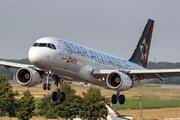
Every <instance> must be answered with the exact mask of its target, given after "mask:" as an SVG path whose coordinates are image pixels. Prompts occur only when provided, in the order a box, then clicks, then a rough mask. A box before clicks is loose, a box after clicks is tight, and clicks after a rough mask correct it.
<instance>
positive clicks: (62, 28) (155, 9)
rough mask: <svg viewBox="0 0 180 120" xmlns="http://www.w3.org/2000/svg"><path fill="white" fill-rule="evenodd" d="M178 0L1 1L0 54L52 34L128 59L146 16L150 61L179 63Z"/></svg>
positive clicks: (22, 52)
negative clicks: (149, 29) (151, 22)
mask: <svg viewBox="0 0 180 120" xmlns="http://www.w3.org/2000/svg"><path fill="white" fill-rule="evenodd" d="M179 5H180V1H179V0H173V1H172V0H134V1H130V0H71V1H70V0H31V1H30V0H29V1H27V0H26V1H25V0H1V1H0V58H6V59H22V58H27V57H28V50H29V48H30V47H31V46H32V44H33V43H34V42H35V41H36V40H37V39H39V38H41V37H48V36H53V37H57V38H61V39H64V40H67V41H70V42H73V43H76V44H80V45H83V46H86V47H89V48H92V49H96V50H99V51H102V52H105V53H108V54H111V55H114V56H117V57H121V58H124V59H129V58H130V57H131V55H132V53H133V51H134V49H135V47H136V45H137V42H138V40H139V38H140V36H141V33H142V31H143V29H144V27H145V24H146V23H147V20H148V19H153V20H155V24H154V31H153V36H152V41H151V48H150V53H149V61H154V59H155V58H156V62H160V61H165V62H180V54H179V51H180V38H179V35H180V7H179Z"/></svg>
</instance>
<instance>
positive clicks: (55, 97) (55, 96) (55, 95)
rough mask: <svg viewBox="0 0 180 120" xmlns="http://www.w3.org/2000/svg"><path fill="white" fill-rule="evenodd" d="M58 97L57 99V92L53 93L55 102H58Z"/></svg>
mask: <svg viewBox="0 0 180 120" xmlns="http://www.w3.org/2000/svg"><path fill="white" fill-rule="evenodd" d="M57 99H58V97H57V92H53V94H52V100H53V101H57Z"/></svg>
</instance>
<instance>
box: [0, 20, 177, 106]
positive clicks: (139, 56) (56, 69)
mask: <svg viewBox="0 0 180 120" xmlns="http://www.w3.org/2000/svg"><path fill="white" fill-rule="evenodd" d="M153 25H154V21H153V20H151V19H149V20H148V22H147V24H146V26H145V28H144V31H143V33H142V35H141V37H140V40H139V42H138V44H137V46H136V49H135V50H134V53H133V54H132V57H131V58H130V59H129V60H125V59H122V58H119V57H115V56H112V55H109V54H106V53H103V52H99V51H97V50H93V49H90V48H87V47H84V46H81V45H78V44H74V43H71V42H68V41H65V40H62V39H59V38H55V37H44V38H41V39H38V40H37V41H35V43H34V44H33V45H32V47H31V48H30V49H29V53H28V58H29V61H30V62H31V63H32V65H28V64H19V63H13V62H6V61H0V65H2V66H4V67H5V68H7V69H9V68H11V67H12V68H17V69H19V70H18V71H17V73H16V79H17V81H18V82H19V83H20V84H21V85H23V86H26V87H34V86H36V85H38V84H40V83H41V82H42V78H43V77H44V76H46V78H47V82H46V83H44V84H43V89H44V90H46V89H47V90H50V89H51V84H50V83H49V81H50V79H51V78H53V79H54V81H55V85H56V86H57V91H55V92H53V94H52V99H53V101H57V100H58V99H59V100H60V101H62V102H63V101H64V100H65V93H64V92H61V91H60V87H61V84H62V82H63V80H66V81H74V82H83V83H90V84H93V85H96V86H100V87H103V88H105V89H109V90H114V91H117V93H116V94H114V95H112V99H111V100H112V103H113V104H116V103H117V101H119V103H120V104H124V102H125V96H124V95H121V94H120V92H121V91H125V90H128V89H130V88H133V87H136V86H138V85H141V84H145V83H147V82H148V81H150V80H152V79H153V78H159V79H160V80H162V81H163V78H164V77H174V76H180V69H150V70H149V69H146V67H147V61H148V55H149V50H150V44H151V37H152V32H153Z"/></svg>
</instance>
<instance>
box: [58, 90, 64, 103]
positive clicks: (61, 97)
mask: <svg viewBox="0 0 180 120" xmlns="http://www.w3.org/2000/svg"><path fill="white" fill-rule="evenodd" d="M59 100H60V101H61V102H63V101H64V100H65V93H64V92H60V94H59Z"/></svg>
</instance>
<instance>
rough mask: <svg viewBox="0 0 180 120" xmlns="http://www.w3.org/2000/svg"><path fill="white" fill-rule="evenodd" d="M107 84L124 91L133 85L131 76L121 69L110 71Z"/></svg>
mask: <svg viewBox="0 0 180 120" xmlns="http://www.w3.org/2000/svg"><path fill="white" fill-rule="evenodd" d="M106 83H107V85H108V86H109V87H110V88H111V89H114V90H117V91H124V90H127V89H129V88H131V87H132V81H131V78H130V77H129V76H128V75H126V74H124V73H122V72H119V71H114V72H112V73H109V74H108V75H107V78H106Z"/></svg>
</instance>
